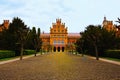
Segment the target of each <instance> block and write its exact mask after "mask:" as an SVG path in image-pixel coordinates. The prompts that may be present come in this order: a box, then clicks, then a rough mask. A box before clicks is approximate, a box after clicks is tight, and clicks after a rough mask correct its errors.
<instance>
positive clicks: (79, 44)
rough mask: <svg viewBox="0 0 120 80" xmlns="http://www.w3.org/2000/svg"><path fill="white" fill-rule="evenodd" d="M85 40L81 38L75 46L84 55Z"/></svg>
mask: <svg viewBox="0 0 120 80" xmlns="http://www.w3.org/2000/svg"><path fill="white" fill-rule="evenodd" d="M83 46H84V40H83V38H79V39H78V40H77V41H76V43H75V48H76V51H77V52H78V53H81V54H82V56H84V54H83V53H84V52H83Z"/></svg>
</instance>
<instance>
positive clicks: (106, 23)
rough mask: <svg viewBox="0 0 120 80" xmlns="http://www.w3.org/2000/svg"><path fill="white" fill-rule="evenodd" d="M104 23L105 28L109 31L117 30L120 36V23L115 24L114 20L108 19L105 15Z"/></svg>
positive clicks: (117, 34)
mask: <svg viewBox="0 0 120 80" xmlns="http://www.w3.org/2000/svg"><path fill="white" fill-rule="evenodd" d="M102 25H103V28H105V29H106V30H108V31H115V33H116V36H117V37H120V25H118V26H117V25H115V24H113V21H109V20H107V19H106V17H104V20H103V23H102Z"/></svg>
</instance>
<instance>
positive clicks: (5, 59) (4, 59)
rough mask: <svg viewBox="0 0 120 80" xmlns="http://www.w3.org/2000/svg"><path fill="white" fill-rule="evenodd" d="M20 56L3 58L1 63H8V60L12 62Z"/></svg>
mask: <svg viewBox="0 0 120 80" xmlns="http://www.w3.org/2000/svg"><path fill="white" fill-rule="evenodd" d="M18 57H19V56H17V57H10V58H2V59H0V61H7V60H12V59H15V58H18Z"/></svg>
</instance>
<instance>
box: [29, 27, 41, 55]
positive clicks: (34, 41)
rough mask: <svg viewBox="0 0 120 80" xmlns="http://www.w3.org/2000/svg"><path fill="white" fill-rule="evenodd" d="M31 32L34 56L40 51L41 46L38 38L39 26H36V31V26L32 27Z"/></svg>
mask: <svg viewBox="0 0 120 80" xmlns="http://www.w3.org/2000/svg"><path fill="white" fill-rule="evenodd" d="M31 33H32V35H31V42H32V45H33V46H34V49H35V56H36V54H37V52H38V51H40V49H41V46H42V40H41V38H40V28H38V30H37V31H36V28H35V27H33V28H32V31H31Z"/></svg>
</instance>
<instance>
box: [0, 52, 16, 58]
mask: <svg viewBox="0 0 120 80" xmlns="http://www.w3.org/2000/svg"><path fill="white" fill-rule="evenodd" d="M10 57H15V52H14V51H8V50H0V59H2V58H10Z"/></svg>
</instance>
